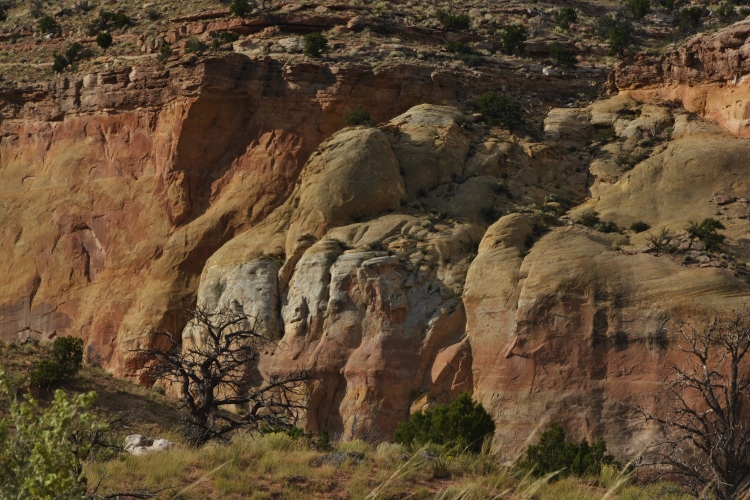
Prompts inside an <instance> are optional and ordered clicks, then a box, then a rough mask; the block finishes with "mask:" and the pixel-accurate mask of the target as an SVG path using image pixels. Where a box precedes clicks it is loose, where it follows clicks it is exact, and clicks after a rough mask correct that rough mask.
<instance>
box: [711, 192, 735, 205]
mask: <svg viewBox="0 0 750 500" xmlns="http://www.w3.org/2000/svg"><path fill="white" fill-rule="evenodd" d="M734 201H735V198H734V197H733V196H727V195H725V194H717V195H715V196H714V203H716V204H717V205H728V204H730V203H732V202H734Z"/></svg>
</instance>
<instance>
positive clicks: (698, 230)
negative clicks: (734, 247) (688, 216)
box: [687, 217, 726, 251]
mask: <svg viewBox="0 0 750 500" xmlns="http://www.w3.org/2000/svg"><path fill="white" fill-rule="evenodd" d="M718 229H726V228H725V227H724V224H722V223H721V222H720V221H718V220H717V219H713V218H710V217H709V218H707V219H703V222H701V223H700V224H698V223H697V222H693V221H690V226H688V228H687V233H688V235H689V236H690V237H691V238H698V239H699V240H700V241H701V242H702V243H703V244H704V245H705V246H706V250H709V251H714V250H718V249H719V246H720V245H721V244H722V243H724V239H725V236H724V235H723V234H719V233H718V232H717V230H718Z"/></svg>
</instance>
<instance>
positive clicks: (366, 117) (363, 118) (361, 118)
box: [344, 104, 375, 127]
mask: <svg viewBox="0 0 750 500" xmlns="http://www.w3.org/2000/svg"><path fill="white" fill-rule="evenodd" d="M344 123H346V124H347V125H348V126H350V127H356V126H357V125H366V126H370V127H372V126H374V125H375V120H374V119H373V118H372V115H371V114H370V113H368V112H367V111H365V109H364V108H363V107H362V105H361V104H360V105H358V106H357V107H356V108H354V109H351V110H349V111H348V112H347V113H346V114H345V115H344Z"/></svg>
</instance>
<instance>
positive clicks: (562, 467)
mask: <svg viewBox="0 0 750 500" xmlns="http://www.w3.org/2000/svg"><path fill="white" fill-rule="evenodd" d="M602 465H611V466H614V467H618V468H619V464H618V463H617V462H615V457H613V456H612V455H610V454H609V453H607V443H606V442H605V441H604V439H599V440H598V441H597V442H595V443H593V444H589V442H588V441H587V440H586V439H584V440H583V441H581V442H576V441H566V440H565V430H563V428H562V426H561V425H560V424H557V423H554V424H552V425H551V426H550V428H549V429H548V430H546V431H545V432H543V433H542V436H541V437H540V438H539V443H537V444H533V445H530V446H529V447H528V448H526V453H525V454H524V457H523V458H522V459H521V460H519V461H518V462H517V463H516V466H517V467H518V468H519V469H520V470H522V471H526V472H530V473H531V474H533V475H535V476H545V475H547V474H550V473H553V472H557V471H560V472H559V473H558V474H557V475H555V476H554V477H553V478H552V479H553V480H555V479H559V478H562V477H566V476H569V475H573V476H579V477H581V476H588V477H599V473H600V472H601V470H602Z"/></svg>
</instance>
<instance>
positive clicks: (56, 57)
mask: <svg viewBox="0 0 750 500" xmlns="http://www.w3.org/2000/svg"><path fill="white" fill-rule="evenodd" d="M68 64H69V63H68V60H67V59H65V56H63V55H60V54H58V53H55V54H53V55H52V71H54V72H55V73H62V72H63V71H65V68H67V67H68Z"/></svg>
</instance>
